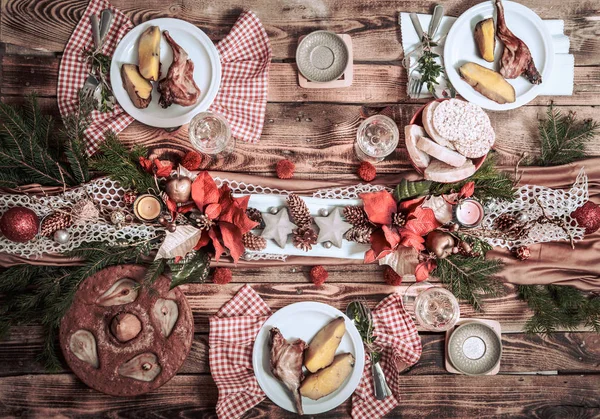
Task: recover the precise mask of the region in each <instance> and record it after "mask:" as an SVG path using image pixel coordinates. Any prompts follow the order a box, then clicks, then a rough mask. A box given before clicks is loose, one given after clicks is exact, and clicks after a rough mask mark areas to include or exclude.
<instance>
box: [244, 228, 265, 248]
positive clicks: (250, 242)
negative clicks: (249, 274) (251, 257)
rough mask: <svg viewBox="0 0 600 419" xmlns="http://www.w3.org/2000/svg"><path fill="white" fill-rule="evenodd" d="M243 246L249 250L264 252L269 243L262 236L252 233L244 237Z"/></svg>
mask: <svg viewBox="0 0 600 419" xmlns="http://www.w3.org/2000/svg"><path fill="white" fill-rule="evenodd" d="M242 244H243V245H244V247H245V248H246V249H248V250H254V251H259V250H264V249H265V247H267V241H266V240H265V239H264V238H263V237H260V236H257V235H254V234H252V233H250V232H248V233H246V234H244V235H243V236H242Z"/></svg>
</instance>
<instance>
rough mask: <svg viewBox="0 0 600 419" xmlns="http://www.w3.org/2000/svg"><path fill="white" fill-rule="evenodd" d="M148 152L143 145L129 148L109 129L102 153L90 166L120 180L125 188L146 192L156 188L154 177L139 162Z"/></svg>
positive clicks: (101, 149)
mask: <svg viewBox="0 0 600 419" xmlns="http://www.w3.org/2000/svg"><path fill="white" fill-rule="evenodd" d="M146 154H147V150H146V148H145V147H142V146H135V147H133V149H132V150H127V148H126V147H125V146H124V145H123V143H121V141H120V140H119V138H118V137H117V134H115V133H114V132H112V131H108V132H107V133H106V137H105V140H104V142H103V143H102V144H101V145H100V154H99V155H98V156H97V157H96V158H94V159H93V160H92V161H91V164H90V166H91V167H92V168H93V169H94V170H97V171H99V172H102V173H103V174H106V175H108V176H109V177H110V178H111V179H113V180H116V181H118V182H119V183H120V184H121V186H122V187H124V188H132V189H135V190H137V191H138V192H140V193H145V192H147V191H148V190H149V189H153V188H154V189H156V185H155V181H154V177H153V176H152V175H151V174H149V173H147V172H145V171H144V170H143V169H142V167H141V166H140V164H139V161H140V157H145V156H146Z"/></svg>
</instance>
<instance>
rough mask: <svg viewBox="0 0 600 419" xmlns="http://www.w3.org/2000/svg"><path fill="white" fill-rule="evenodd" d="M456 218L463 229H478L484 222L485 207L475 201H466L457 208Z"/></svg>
mask: <svg viewBox="0 0 600 419" xmlns="http://www.w3.org/2000/svg"><path fill="white" fill-rule="evenodd" d="M454 216H455V218H456V221H457V222H458V224H460V225H461V226H463V227H467V228H473V227H477V226H478V225H479V224H481V221H482V220H483V207H482V206H481V204H480V203H479V202H477V201H475V200H473V199H465V200H464V201H462V202H461V203H460V204H458V205H457V206H456V209H455V214H454Z"/></svg>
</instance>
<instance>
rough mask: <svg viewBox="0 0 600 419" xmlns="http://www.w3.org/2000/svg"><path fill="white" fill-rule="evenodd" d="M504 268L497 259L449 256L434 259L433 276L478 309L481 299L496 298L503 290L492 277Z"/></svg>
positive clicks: (479, 309)
mask: <svg viewBox="0 0 600 419" xmlns="http://www.w3.org/2000/svg"><path fill="white" fill-rule="evenodd" d="M503 267H504V264H503V262H502V261H500V260H497V259H485V258H483V257H480V258H470V257H464V256H461V255H451V256H448V257H447V258H445V259H438V260H437V267H436V268H435V270H434V271H433V272H432V275H433V276H435V277H437V278H439V279H440V280H441V281H442V283H444V284H446V285H447V286H448V287H449V288H450V291H451V292H452V294H454V295H455V296H456V297H457V298H458V299H460V300H465V301H467V302H468V303H469V304H471V305H472V306H473V307H474V308H475V310H478V311H481V310H482V308H483V306H482V301H481V300H482V299H483V298H485V297H498V296H500V295H503V294H504V292H505V289H504V286H503V284H502V282H501V281H500V280H499V279H497V278H496V277H494V275H495V274H497V273H498V272H500V271H501V270H502V269H503Z"/></svg>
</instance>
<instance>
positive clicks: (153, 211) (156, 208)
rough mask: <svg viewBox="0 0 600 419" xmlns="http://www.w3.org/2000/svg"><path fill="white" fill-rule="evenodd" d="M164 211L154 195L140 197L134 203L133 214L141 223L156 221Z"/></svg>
mask: <svg viewBox="0 0 600 419" xmlns="http://www.w3.org/2000/svg"><path fill="white" fill-rule="evenodd" d="M161 211H162V203H161V202H160V199H158V198H157V197H156V196H154V195H150V194H145V195H140V196H139V197H138V198H137V199H136V200H135V202H134V203H133V213H134V214H135V216H136V217H137V218H139V219H140V220H141V221H154V220H156V219H157V218H158V216H159V215H160V212H161Z"/></svg>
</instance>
